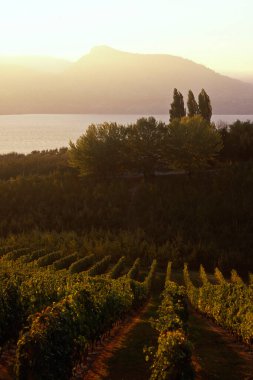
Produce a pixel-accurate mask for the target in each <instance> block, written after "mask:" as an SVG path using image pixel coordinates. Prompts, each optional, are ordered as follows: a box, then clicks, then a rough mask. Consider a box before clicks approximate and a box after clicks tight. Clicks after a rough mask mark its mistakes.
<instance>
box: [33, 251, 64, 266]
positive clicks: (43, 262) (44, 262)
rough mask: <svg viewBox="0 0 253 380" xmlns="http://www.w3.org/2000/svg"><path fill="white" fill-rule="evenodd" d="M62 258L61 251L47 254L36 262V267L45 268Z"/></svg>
mask: <svg viewBox="0 0 253 380" xmlns="http://www.w3.org/2000/svg"><path fill="white" fill-rule="evenodd" d="M60 258H62V251H55V252H51V253H48V254H47V255H45V256H42V257H40V258H39V259H38V260H37V265H38V267H46V266H48V265H51V264H53V263H54V262H55V261H56V260H59V259H60Z"/></svg>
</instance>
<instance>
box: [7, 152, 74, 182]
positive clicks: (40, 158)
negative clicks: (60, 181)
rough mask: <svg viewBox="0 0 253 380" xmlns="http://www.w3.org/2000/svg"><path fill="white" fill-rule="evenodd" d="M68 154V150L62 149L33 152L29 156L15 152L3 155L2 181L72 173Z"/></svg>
mask: <svg viewBox="0 0 253 380" xmlns="http://www.w3.org/2000/svg"><path fill="white" fill-rule="evenodd" d="M67 152H68V149H67V148H61V149H52V150H44V151H40V152H39V151H33V152H32V153H29V154H20V153H14V152H13V153H8V154H2V155H0V179H10V178H15V177H18V176H30V175H48V174H50V173H53V172H60V173H62V172H66V171H70V168H69V165H68V153H67Z"/></svg>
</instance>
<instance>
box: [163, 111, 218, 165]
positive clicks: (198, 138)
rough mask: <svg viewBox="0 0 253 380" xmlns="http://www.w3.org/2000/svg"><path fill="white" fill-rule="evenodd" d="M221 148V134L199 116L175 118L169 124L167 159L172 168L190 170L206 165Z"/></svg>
mask: <svg viewBox="0 0 253 380" xmlns="http://www.w3.org/2000/svg"><path fill="white" fill-rule="evenodd" d="M221 148H222V141H221V136H220V134H219V133H218V131H217V130H216V129H215V126H214V125H212V124H210V123H209V122H208V121H207V120H205V119H203V118H202V117H201V116H199V115H198V116H193V117H184V118H182V119H181V120H179V119H175V120H173V122H172V123H170V125H169V132H168V136H167V144H166V150H167V161H168V162H170V163H171V165H173V167H174V168H177V169H184V170H187V171H189V172H191V171H192V170H194V169H199V168H203V167H207V166H208V165H209V164H210V163H211V162H212V161H213V160H214V159H215V157H216V156H217V154H218V153H219V151H220V150H221Z"/></svg>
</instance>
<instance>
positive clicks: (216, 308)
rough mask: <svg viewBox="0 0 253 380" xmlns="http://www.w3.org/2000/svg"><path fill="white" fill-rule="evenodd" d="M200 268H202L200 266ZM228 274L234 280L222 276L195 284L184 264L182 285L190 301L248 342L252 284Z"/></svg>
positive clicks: (252, 334) (252, 331)
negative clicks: (218, 278) (220, 279)
mask: <svg viewBox="0 0 253 380" xmlns="http://www.w3.org/2000/svg"><path fill="white" fill-rule="evenodd" d="M201 271H202V272H203V271H204V268H203V267H202V269H201ZM217 273H218V272H217V270H216V274H217ZM202 277H203V276H202ZM232 278H233V281H234V282H226V281H223V280H222V281H219V283H218V284H217V285H213V284H211V283H210V282H209V281H208V279H207V280H206V281H204V282H203V286H201V287H200V288H197V287H195V286H194V285H193V283H192V281H191V279H190V275H189V272H188V268H187V265H185V268H184V279H185V285H186V289H187V294H188V297H189V299H190V302H191V303H192V305H193V306H194V307H195V308H196V309H197V310H199V311H200V312H201V313H203V314H205V315H206V316H208V317H210V318H212V319H213V320H214V321H215V322H216V323H218V324H219V325H221V326H222V327H224V328H226V329H228V330H229V331H230V332H231V333H233V334H235V335H236V336H237V337H239V338H240V339H241V340H242V341H243V342H245V343H247V344H252V343H253V286H252V285H249V286H247V285H245V284H244V283H243V282H242V280H241V279H240V277H239V276H238V275H237V274H236V273H235V272H234V273H232Z"/></svg>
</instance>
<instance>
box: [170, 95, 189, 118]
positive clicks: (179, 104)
mask: <svg viewBox="0 0 253 380" xmlns="http://www.w3.org/2000/svg"><path fill="white" fill-rule="evenodd" d="M170 107H171V108H170V121H172V120H174V119H180V118H181V117H184V116H185V115H186V110H185V107H184V97H183V95H182V94H181V92H179V91H178V90H177V89H176V88H174V92H173V102H172V103H171V105H170Z"/></svg>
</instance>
